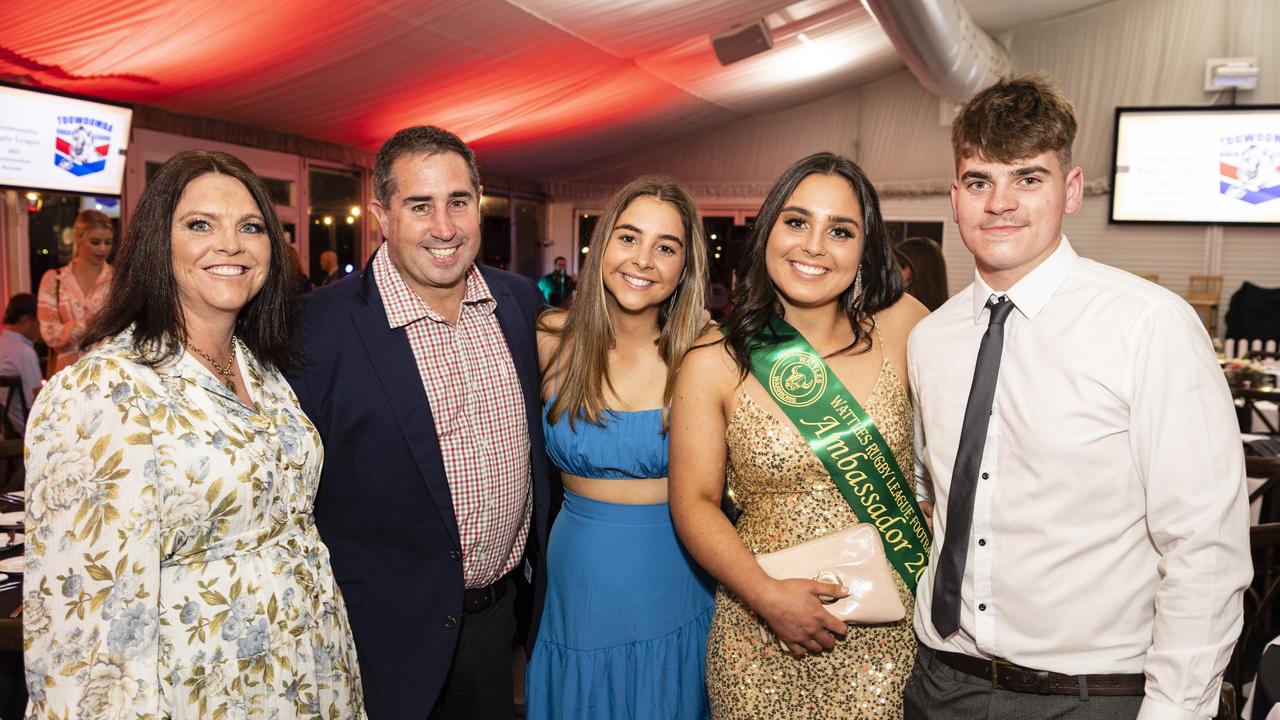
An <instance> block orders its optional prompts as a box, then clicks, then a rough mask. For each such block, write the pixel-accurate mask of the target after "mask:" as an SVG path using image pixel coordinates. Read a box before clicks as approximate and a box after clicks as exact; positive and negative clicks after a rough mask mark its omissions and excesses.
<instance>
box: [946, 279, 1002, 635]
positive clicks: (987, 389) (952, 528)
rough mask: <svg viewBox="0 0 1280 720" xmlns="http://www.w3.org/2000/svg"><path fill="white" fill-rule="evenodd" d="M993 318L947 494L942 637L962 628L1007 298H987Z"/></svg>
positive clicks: (980, 353)
mask: <svg viewBox="0 0 1280 720" xmlns="http://www.w3.org/2000/svg"><path fill="white" fill-rule="evenodd" d="M987 308H988V309H990V310H991V321H990V322H989V323H988V324H987V331H986V333H984V334H983V335H982V344H981V345H979V346H978V362H977V365H975V367H974V369H973V385H971V386H969V402H968V404H966V405H965V408H964V425H963V426H962V427H961V428H960V448H959V450H957V451H956V466H955V469H954V470H953V471H952V472H951V492H950V494H949V495H948V499H947V532H946V537H945V538H943V540H942V552H941V553H940V555H939V556H938V566H937V567H936V568H934V572H933V608H932V614H933V626H934V627H935V628H937V630H938V632H939V633H941V634H942V637H944V638H945V637H949V636H950V635H951V634H952V633H954V632H955V631H956V630H959V629H960V583H961V582H962V581H963V580H964V563H965V557H966V556H967V555H968V554H969V530H970V529H971V528H972V527H973V498H974V495H976V494H977V490H978V472H979V469H980V468H981V466H982V447H983V445H985V444H986V442H987V425H988V424H989V423H990V422H991V401H992V400H993V399H995V396H996V378H997V377H999V375H1000V355H1001V353H1002V352H1003V351H1004V320H1005V318H1007V317H1008V316H1009V313H1010V312H1011V311H1012V310H1013V301H1012V300H1010V299H1008V298H1007V297H1002V298H1000V300H999V301H996V300H995V299H994V298H993V299H991V300H988V301H987Z"/></svg>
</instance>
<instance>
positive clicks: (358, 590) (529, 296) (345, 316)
mask: <svg viewBox="0 0 1280 720" xmlns="http://www.w3.org/2000/svg"><path fill="white" fill-rule="evenodd" d="M370 265H372V263H371V264H370ZM480 272H481V274H482V275H483V276H484V279H485V281H486V282H487V283H488V285H489V290H490V292H492V293H493V297H494V299H495V300H496V301H497V310H496V314H497V317H498V323H499V325H501V327H502V333H503V335H504V336H505V337H506V340H507V347H508V349H509V350H510V351H511V357H512V359H513V360H514V362H515V368H516V373H517V374H518V375H519V377H520V387H521V389H522V390H523V393H524V403H525V409H526V413H525V416H526V419H527V421H528V424H529V441H530V442H529V447H530V453H531V457H530V467H531V468H532V470H533V472H532V475H533V520H532V524H531V526H530V530H529V543H528V546H527V552H526V559H527V560H528V562H529V564H530V567H531V569H532V572H533V588H534V600H533V617H532V619H531V622H530V630H529V638H528V643H527V645H526V647H530V648H532V647H533V637H534V634H535V633H536V632H537V627H538V618H539V615H540V614H541V611H542V598H543V594H544V592H545V588H546V582H545V576H546V573H545V572H544V570H545V567H546V565H545V562H544V558H545V556H546V555H545V552H544V550H545V548H546V545H547V528H548V520H549V518H548V511H549V506H550V490H549V487H550V486H549V483H548V468H547V465H546V461H545V455H544V454H543V452H544V450H543V440H542V402H541V400H540V396H539V387H538V384H539V379H538V378H539V372H538V354H537V342H536V336H535V330H534V321H535V319H536V317H537V314H538V312H539V310H540V309H541V308H542V306H543V300H542V295H541V294H540V293H539V292H538V289H537V287H536V286H535V285H534V284H533V282H532V281H530V280H528V279H526V278H523V277H520V276H518V275H513V274H511V273H508V272H504V271H502V270H495V269H493V268H488V267H481V268H480ZM303 304H304V312H303V322H302V328H301V335H302V341H301V342H302V346H301V349H302V356H303V357H302V364H301V366H300V369H299V370H298V371H296V372H294V373H293V374H292V375H291V376H290V377H289V382H290V384H291V385H292V386H293V389H294V392H296V393H297V394H298V398H299V400H301V401H302V409H303V410H304V411H305V412H306V413H307V416H308V417H310V418H311V421H312V422H313V423H315V426H316V428H317V429H318V430H319V431H320V437H321V438H322V439H323V440H324V450H325V459H324V469H323V471H322V472H321V475H320V489H319V493H318V495H317V497H316V505H315V517H316V525H317V527H318V529H319V531H320V537H321V538H322V539H323V540H324V542H325V545H327V546H328V548H329V554H330V555H331V557H332V562H333V572H334V574H335V575H336V576H337V581H338V586H339V587H340V588H341V589H342V596H343V599H344V600H345V601H346V605H347V612H348V614H349V616H350V618H351V629H352V631H353V633H354V634H355V641H356V652H357V654H358V656H359V659H360V669H361V674H362V676H363V681H364V694H365V705H366V707H367V709H368V712H369V717H370V718H374V719H375V720H384V719H386V720H390V719H398V718H425V717H426V716H427V714H428V713H429V712H430V710H431V708H432V706H433V705H434V704H435V702H436V698H437V696H438V695H439V694H440V690H441V686H442V685H443V683H444V680H445V678H446V676H447V674H448V671H449V665H450V662H451V660H452V657H453V651H454V646H455V644H456V643H457V640H458V629H459V626H460V622H459V621H460V620H461V618H462V592H463V584H462V562H461V561H460V559H459V558H460V557H461V555H460V552H461V545H460V541H459V538H458V523H457V520H456V519H455V516H454V511H453V502H452V498H451V495H450V492H449V483H448V481H447V479H446V477H445V470H444V462H443V459H442V457H441V454H440V444H439V440H438V438H437V436H436V426H435V421H434V419H433V418H432V415H431V407H430V405H429V403H428V402H427V394H426V391H425V390H424V389H423V387H422V379H421V377H420V375H419V374H418V366H417V364H416V363H415V362H414V358H413V353H412V351H411V350H410V348H409V339H408V337H407V335H406V334H405V331H404V329H403V328H398V329H392V328H390V327H389V326H388V325H387V315H386V311H385V310H384V308H383V304H382V296H381V294H380V293H379V291H378V287H377V283H376V282H374V279H373V271H372V269H371V267H370V268H366V269H365V271H364V272H363V273H359V274H355V275H352V276H351V277H348V278H344V279H343V280H341V281H339V282H337V283H334V284H332V285H328V286H326V287H323V288H320V289H318V290H316V291H314V292H312V293H309V294H308V295H306V296H305V298H304V302H303ZM523 569H524V568H523V566H522V570H523ZM499 691H501V692H509V689H508V690H499V689H497V688H495V692H499Z"/></svg>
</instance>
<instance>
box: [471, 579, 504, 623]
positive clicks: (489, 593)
mask: <svg viewBox="0 0 1280 720" xmlns="http://www.w3.org/2000/svg"><path fill="white" fill-rule="evenodd" d="M510 584H511V578H509V577H506V576H504V577H503V578H502V579H501V580H498V581H496V582H494V583H493V584H492V585H486V586H485V587H482V588H476V589H474V590H463V591H462V614H463V615H467V614H470V613H474V612H480V611H481V610H487V609H488V608H489V607H490V606H491V605H493V604H494V603H496V602H498V601H499V600H501V599H502V596H503V595H506V594H507V586H508V585H510Z"/></svg>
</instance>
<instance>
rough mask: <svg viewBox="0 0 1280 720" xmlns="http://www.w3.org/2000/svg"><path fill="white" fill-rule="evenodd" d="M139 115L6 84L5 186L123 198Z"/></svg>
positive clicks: (0, 156) (2, 89)
mask: <svg viewBox="0 0 1280 720" xmlns="http://www.w3.org/2000/svg"><path fill="white" fill-rule="evenodd" d="M132 121H133V110H131V109H130V108H128V107H126V106H123V105H115V104H112V103H104V102H98V101H94V100H85V99H82V98H78V97H71V96H68V95H61V94H57V93H51V92H45V91H42V90H32V89H30V88H23V87H17V86H14V85H3V84H0V186H9V187H18V188H31V189H37V190H55V191H62V192H71V193H83V194H89V195H119V194H120V187H121V184H122V183H123V181H124V159H125V152H126V151H127V150H128V147H129V125H130V123H131V122H132Z"/></svg>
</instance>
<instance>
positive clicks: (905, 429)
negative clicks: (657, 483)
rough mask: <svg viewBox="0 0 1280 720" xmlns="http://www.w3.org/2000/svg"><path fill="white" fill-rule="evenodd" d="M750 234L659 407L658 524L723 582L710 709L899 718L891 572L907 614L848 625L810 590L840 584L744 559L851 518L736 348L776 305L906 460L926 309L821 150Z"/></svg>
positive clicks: (849, 178)
mask: <svg viewBox="0 0 1280 720" xmlns="http://www.w3.org/2000/svg"><path fill="white" fill-rule="evenodd" d="M748 243H749V245H748V247H747V248H745V254H744V256H743V261H742V265H741V268H740V270H739V277H740V278H741V285H740V287H739V295H738V297H739V301H738V303H737V305H736V307H735V308H734V310H733V312H732V313H731V315H730V316H729V318H728V319H727V321H726V327H725V336H724V338H723V339H722V338H720V336H719V335H718V334H717V335H715V336H708V337H706V338H705V339H704V341H703V343H702V345H701V346H700V347H698V348H697V349H695V350H693V351H691V352H690V353H689V354H688V355H686V356H685V361H684V364H683V366H682V368H681V371H680V377H679V378H678V380H677V383H676V388H675V398H674V403H673V407H672V423H671V511H672V516H673V518H674V520H675V524H676V529H677V531H678V532H679V534H680V538H681V540H683V541H684V543H685V545H686V547H687V548H688V549H689V551H690V552H691V553H692V554H693V556H694V558H696V559H697V560H698V562H699V563H700V564H701V565H702V566H703V567H704V568H706V569H707V570H708V571H709V572H710V573H711V574H712V575H714V576H715V577H716V578H717V579H718V580H719V581H720V583H721V585H720V589H719V591H718V593H717V596H716V607H715V615H714V617H713V619H712V623H711V635H710V638H709V639H708V644H707V689H708V692H709V695H710V699H711V712H712V717H713V718H717V719H725V720H728V719H733V718H753V719H755V720H759V719H762V718H770V719H772V718H778V719H781V718H788V719H792V718H824V719H825V718H901V717H902V691H903V688H904V686H905V684H906V681H907V677H908V676H909V675H910V673H911V666H912V663H913V661H914V659H915V652H916V641H915V636H914V633H913V632H912V627H911V617H912V609H913V607H914V600H913V598H912V595H911V593H910V591H909V590H908V589H907V586H906V585H905V584H903V583H902V581H901V579H900V578H899V577H898V575H897V573H892V575H893V578H894V581H895V582H896V583H897V584H898V592H899V594H900V596H901V597H902V600H903V603H904V604H905V605H906V607H907V614H906V618H905V619H903V620H901V621H899V622H896V623H890V624H885V625H875V626H845V625H844V623H842V622H841V621H839V620H838V619H836V618H835V617H834V616H833V615H831V614H830V613H828V612H827V611H826V610H825V609H824V608H823V605H822V603H821V601H820V600H819V599H818V595H820V594H824V595H843V593H844V591H843V589H842V588H841V586H840V585H829V584H825V583H819V582H817V581H814V580H774V579H772V578H770V577H769V576H767V575H765V573H764V572H763V571H762V570H761V569H760V566H759V565H758V564H757V563H756V560H755V558H754V554H756V553H766V552H773V551H776V550H782V549H784V548H788V547H792V546H794V545H798V544H800V543H802V542H806V541H809V540H813V539H815V538H818V537H822V536H824V535H827V534H830V533H832V532H835V531H837V530H840V529H842V528H844V527H847V526H850V525H853V524H855V523H857V522H858V518H857V516H856V515H854V513H853V511H852V510H851V509H850V508H849V506H848V504H847V503H846V502H845V500H844V498H843V496H841V494H840V492H839V490H838V489H837V488H836V485H835V483H834V482H833V481H832V479H831V477H830V476H829V475H828V474H827V472H826V470H825V469H824V467H823V465H822V463H821V461H819V459H818V458H817V456H816V455H814V454H813V452H812V451H811V450H810V449H809V446H808V444H807V443H806V442H805V440H804V438H803V437H802V436H801V435H800V434H799V433H797V431H796V430H795V428H794V426H793V425H792V423H791V420H789V419H788V418H787V416H786V415H785V414H784V413H783V411H782V410H781V409H780V408H779V407H778V406H777V405H776V404H775V403H774V401H773V400H772V398H771V397H770V396H769V394H768V393H767V392H766V391H765V389H764V388H763V387H762V386H761V385H760V383H759V382H758V381H757V380H756V379H755V378H754V377H752V375H751V372H750V355H749V353H748V352H747V341H748V340H750V339H751V338H752V337H753V336H754V335H755V334H756V333H757V332H759V331H760V329H761V327H762V326H763V325H764V324H765V322H766V321H767V320H768V319H769V317H770V316H771V314H772V313H775V312H776V313H778V314H780V315H782V317H783V319H784V320H786V322H787V323H789V324H790V325H791V326H792V327H794V328H795V329H796V330H798V331H799V332H800V333H801V334H802V335H803V336H804V338H805V339H806V340H808V341H809V343H810V344H811V345H813V347H814V348H815V349H817V351H818V352H819V353H821V354H822V355H823V357H824V358H825V360H826V362H827V364H828V365H829V366H830V368H831V370H832V372H834V373H835V374H836V376H837V377H838V378H839V379H840V380H841V381H842V382H843V383H844V385H845V386H846V387H848V389H849V390H850V391H851V392H852V393H853V395H854V396H855V397H856V398H857V400H858V402H859V403H860V404H861V405H862V406H863V407H864V408H865V410H866V411H867V413H868V414H869V415H870V416H871V418H872V419H873V420H874V422H875V424H876V426H877V427H878V428H879V429H880V432H881V434H882V435H883V436H884V438H885V440H886V441H887V442H888V444H889V446H890V448H891V450H892V451H893V454H894V456H895V457H896V459H897V461H898V464H899V465H900V466H903V467H908V468H909V467H910V466H911V452H912V411H911V404H910V402H909V400H908V398H907V391H906V387H907V385H906V347H907V335H908V334H909V333H910V331H911V328H912V327H913V326H914V325H915V323H916V322H918V321H919V320H920V319H921V318H922V317H924V315H925V314H927V311H926V310H925V309H924V307H923V306H921V305H920V303H919V302H917V301H915V300H914V299H912V298H911V297H910V296H907V295H903V292H902V277H901V275H900V273H899V271H898V267H897V265H896V263H895V262H894V259H893V255H892V253H891V251H890V246H889V241H888V238H887V236H886V234H885V230H884V223H883V221H882V219H881V217H880V208H879V203H878V201H877V199H876V195H875V190H874V188H872V186H871V183H870V181H868V180H867V178H866V176H865V175H864V174H863V173H862V171H861V169H859V168H858V167H857V166H856V165H854V164H853V163H852V162H851V161H849V160H848V159H845V158H842V157H839V156H836V155H832V154H829V153H820V154H817V155H813V156H810V157H807V158H804V159H803V160H800V161H799V162H797V163H796V164H795V165H793V166H792V167H791V168H789V169H788V170H787V171H786V172H785V173H784V174H783V175H782V177H781V178H780V179H779V180H778V182H777V183H776V184H775V185H774V187H773V189H772V190H771V191H770V193H769V195H768V197H767V198H766V199H765V202H764V205H763V207H761V210H760V214H759V218H758V220H757V222H756V226H755V229H754V230H753V232H752V234H751V237H750V239H749V241H748ZM726 477H727V481H728V486H729V489H730V491H731V492H732V494H733V497H734V499H735V501H736V503H737V504H738V505H739V506H740V507H741V508H742V514H741V516H740V517H739V519H738V522H737V527H736V528H735V527H734V525H732V524H731V523H730V522H729V520H728V519H727V518H726V517H725V515H724V514H723V513H722V511H721V509H720V498H721V493H722V491H723V488H724V484H725V480H726ZM927 514H928V513H927V512H926V516H927ZM762 623H763V624H764V625H765V626H767V628H768V629H769V630H770V631H771V636H768V637H766V634H762V633H761V624H762ZM774 636H776V638H778V639H781V640H782V641H784V642H785V643H786V644H787V646H788V647H789V648H790V651H789V652H788V651H784V650H783V649H782V648H781V647H780V646H779V644H778V642H777V640H776V639H774Z"/></svg>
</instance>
